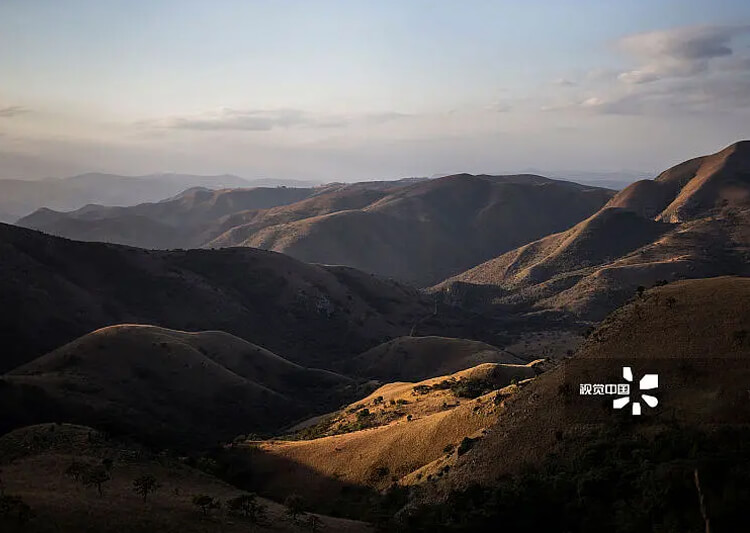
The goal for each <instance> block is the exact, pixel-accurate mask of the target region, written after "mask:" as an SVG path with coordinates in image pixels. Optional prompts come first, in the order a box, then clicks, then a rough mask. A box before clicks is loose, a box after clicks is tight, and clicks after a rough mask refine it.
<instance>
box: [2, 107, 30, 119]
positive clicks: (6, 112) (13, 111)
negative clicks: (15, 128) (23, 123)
mask: <svg viewBox="0 0 750 533" xmlns="http://www.w3.org/2000/svg"><path fill="white" fill-rule="evenodd" d="M30 111H31V110H30V109H28V108H26V107H23V106H20V105H14V106H9V107H0V118H13V117H16V116H18V115H23V114H25V113H28V112H30Z"/></svg>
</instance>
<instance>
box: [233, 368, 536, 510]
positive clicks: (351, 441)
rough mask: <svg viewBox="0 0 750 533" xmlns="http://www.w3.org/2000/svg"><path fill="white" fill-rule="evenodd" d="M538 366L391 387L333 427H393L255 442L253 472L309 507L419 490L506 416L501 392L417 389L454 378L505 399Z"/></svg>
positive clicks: (268, 487) (479, 371) (474, 371)
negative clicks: (445, 460)
mask: <svg viewBox="0 0 750 533" xmlns="http://www.w3.org/2000/svg"><path fill="white" fill-rule="evenodd" d="M538 364H539V363H538V362H535V363H530V364H529V365H498V364H492V363H487V364H484V365H480V366H478V367H475V368H471V369H468V370H464V371H461V372H458V373H456V374H453V375H450V376H441V377H437V378H432V379H429V380H425V381H422V382H419V383H392V384H388V385H385V386H383V387H381V388H380V389H378V390H377V391H375V392H374V393H372V394H371V395H370V396H368V397H366V398H364V399H363V400H361V401H360V402H356V403H354V404H352V405H351V406H350V407H349V408H348V409H347V410H344V411H342V412H341V413H339V414H338V415H336V416H334V420H335V422H334V423H333V426H334V427H336V426H339V425H341V424H344V425H346V424H347V423H353V422H354V421H356V420H357V415H356V413H355V412H351V411H353V410H355V409H356V410H359V411H361V410H362V409H363V408H366V409H368V410H369V411H370V413H371V415H370V418H372V419H373V420H374V421H375V423H378V421H384V422H387V424H386V425H382V426H379V427H373V428H368V429H362V430H359V431H354V432H351V433H345V434H340V435H332V436H328V437H322V438H317V439H313V440H303V441H265V442H252V443H248V444H247V445H248V446H250V447H251V449H252V452H251V453H252V454H253V460H252V462H253V465H254V467H255V468H260V471H261V473H262V476H260V477H262V479H263V489H264V490H267V491H269V493H270V494H283V493H285V492H289V491H292V490H294V491H297V492H299V493H300V494H302V495H303V496H304V497H306V498H309V499H310V501H319V500H321V499H325V498H331V491H333V490H338V489H337V488H336V486H337V485H349V486H365V487H372V488H375V489H384V488H386V487H388V486H389V485H391V484H392V483H394V482H403V483H414V482H416V481H417V480H419V479H421V478H419V477H418V476H414V475H412V474H413V473H415V472H417V471H419V470H420V469H422V468H423V467H425V465H428V464H430V463H432V462H433V461H436V460H437V459H439V458H441V457H443V456H445V455H450V454H451V453H452V451H451V450H453V449H455V448H456V447H457V446H458V445H459V444H460V443H461V441H462V440H463V439H464V438H465V437H472V436H476V435H478V434H481V433H482V431H484V430H485V429H486V428H487V427H489V426H490V425H492V424H494V423H495V421H496V420H497V418H498V417H499V416H500V414H501V413H502V411H503V402H502V401H499V402H497V401H495V398H496V395H497V392H490V393H488V394H484V395H482V396H480V397H478V398H476V399H467V398H458V397H457V396H455V395H454V394H453V393H452V392H451V391H450V390H431V391H429V392H427V393H425V394H415V393H414V387H415V386H416V385H428V386H429V385H435V384H437V383H440V382H442V381H444V380H446V379H450V378H454V379H456V380H460V379H482V380H489V381H492V382H493V383H495V384H496V388H497V389H502V395H503V398H504V397H505V396H506V395H508V396H509V395H511V394H513V393H515V392H516V391H517V390H518V389H519V385H511V386H508V387H505V385H507V384H508V383H510V381H511V380H512V379H514V378H515V379H518V380H520V384H522V385H523V386H525V384H526V383H528V382H529V381H530V378H532V377H533V376H535V375H536V374H537V370H535V366H537V365H538ZM380 397H382V401H380ZM399 400H402V401H406V402H408V403H403V404H401V403H398V402H399ZM392 401H393V402H396V405H392ZM392 412H399V413H400V415H399V416H398V418H397V419H396V420H395V421H389V420H390V419H389V413H392ZM337 417H338V418H337ZM427 475H429V474H426V475H425V479H424V480H425V481H426V480H427V479H426V477H427Z"/></svg>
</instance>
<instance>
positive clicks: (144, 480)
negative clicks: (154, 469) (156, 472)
mask: <svg viewBox="0 0 750 533" xmlns="http://www.w3.org/2000/svg"><path fill="white" fill-rule="evenodd" d="M160 486H161V485H159V483H158V482H157V481H156V478H155V477H154V476H152V475H151V474H145V475H143V476H141V477H139V478H136V479H135V480H134V481H133V491H134V492H135V493H136V494H139V495H141V496H142V497H143V501H144V502H145V501H146V499H147V498H148V495H149V494H151V493H152V492H154V491H155V490H156V489H158V488H159V487H160Z"/></svg>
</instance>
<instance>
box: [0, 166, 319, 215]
mask: <svg viewBox="0 0 750 533" xmlns="http://www.w3.org/2000/svg"><path fill="white" fill-rule="evenodd" d="M283 185H287V186H289V187H299V186H304V187H311V186H313V185H315V183H314V182H310V181H300V180H289V181H285V180H273V179H257V180H246V179H243V178H239V177H237V176H232V175H229V174H223V175H220V176H198V175H192V174H150V175H146V176H118V175H115V174H101V173H88V174H80V175H77V176H72V177H69V178H47V179H42V180H17V179H0V222H15V221H16V220H17V219H19V218H20V217H23V216H26V215H28V214H30V213H32V212H33V211H35V210H37V209H40V208H42V207H46V208H50V209H59V210H62V211H70V210H73V209H78V208H80V207H83V206H85V205H87V204H103V205H110V206H111V205H114V206H127V205H135V204H139V203H143V202H156V201H159V200H162V199H164V198H167V197H170V196H174V195H175V194H178V193H180V192H182V191H184V190H185V189H189V188H191V187H207V188H210V189H222V188H227V187H275V186H283Z"/></svg>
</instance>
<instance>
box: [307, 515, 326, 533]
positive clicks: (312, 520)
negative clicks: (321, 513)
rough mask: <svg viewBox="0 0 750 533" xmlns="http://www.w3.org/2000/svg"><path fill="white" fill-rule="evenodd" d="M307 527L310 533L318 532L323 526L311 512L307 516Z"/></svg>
mask: <svg viewBox="0 0 750 533" xmlns="http://www.w3.org/2000/svg"><path fill="white" fill-rule="evenodd" d="M307 527H308V529H309V530H310V531H311V533H318V531H320V530H321V529H322V528H323V521H322V520H321V519H320V518H318V517H317V516H315V515H314V514H311V515H310V516H309V517H308V518H307Z"/></svg>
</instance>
